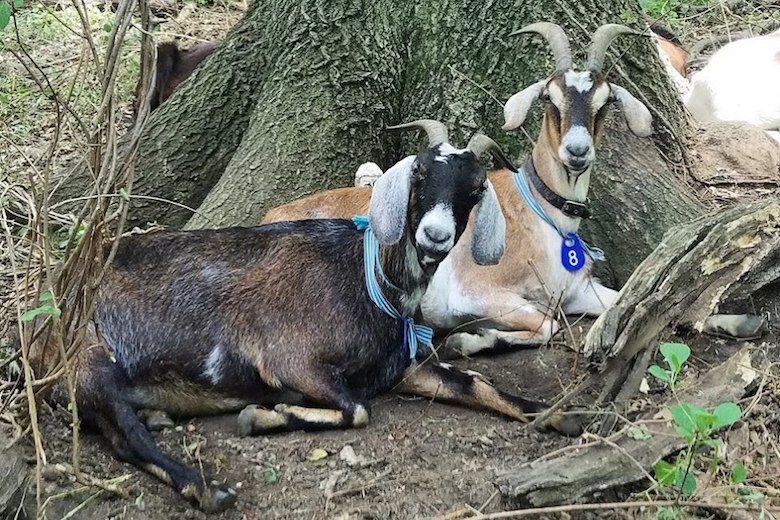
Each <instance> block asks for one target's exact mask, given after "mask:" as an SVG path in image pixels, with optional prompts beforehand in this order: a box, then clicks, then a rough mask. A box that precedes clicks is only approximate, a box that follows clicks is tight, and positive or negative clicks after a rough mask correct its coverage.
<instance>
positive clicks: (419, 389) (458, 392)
mask: <svg viewBox="0 0 780 520" xmlns="http://www.w3.org/2000/svg"><path fill="white" fill-rule="evenodd" d="M393 391H394V392H396V393H402V394H411V395H417V396H422V397H428V398H430V399H433V400H434V401H442V402H448V403H455V404H459V405H463V406H467V407H470V408H476V409H482V410H491V411H494V412H498V413H499V414H501V415H504V416H506V417H510V418H512V419H515V420H518V421H522V422H528V417H527V415H526V414H532V413H540V412H543V411H544V410H546V409H547V408H548V406H547V405H546V404H544V403H541V402H539V401H532V400H529V399H525V398H523V397H518V396H515V395H512V394H509V393H506V392H503V391H501V390H499V389H497V388H496V387H494V386H493V385H491V384H490V383H488V382H487V381H485V380H484V379H483V378H482V377H480V376H479V374H477V373H475V372H471V371H463V370H460V369H457V368H455V367H453V366H452V365H450V364H447V363H433V362H431V363H424V364H422V365H412V366H411V367H409V368H408V369H407V370H406V372H405V373H404V377H403V379H402V380H401V382H400V383H398V385H396V387H395V388H394V390H393ZM543 426H544V427H549V428H553V429H555V430H557V431H559V432H561V433H563V434H564V435H572V436H576V435H579V434H580V433H581V432H582V426H581V425H580V424H579V421H578V420H577V419H576V418H575V416H572V415H567V414H565V413H554V414H552V415H551V416H550V418H549V419H548V421H547V423H546V424H544V425H543Z"/></svg>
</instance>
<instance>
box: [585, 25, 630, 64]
mask: <svg viewBox="0 0 780 520" xmlns="http://www.w3.org/2000/svg"><path fill="white" fill-rule="evenodd" d="M621 34H640V33H638V32H636V31H634V30H633V29H630V28H628V27H626V26H625V25H620V24H619V23H608V24H604V25H602V26H601V27H599V28H598V29H596V32H594V33H593V40H592V41H591V44H590V49H589V50H588V66H587V69H588V70H593V71H600V70H601V67H602V66H603V65H604V58H605V56H606V55H607V48H609V45H610V44H611V43H612V40H614V39H615V38H616V37H617V36H619V35H621Z"/></svg>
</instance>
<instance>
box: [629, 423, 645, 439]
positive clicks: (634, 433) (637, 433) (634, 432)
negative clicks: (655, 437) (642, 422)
mask: <svg viewBox="0 0 780 520" xmlns="http://www.w3.org/2000/svg"><path fill="white" fill-rule="evenodd" d="M626 435H628V436H629V437H630V438H632V439H634V440H635V441H646V440H647V439H649V438H650V434H649V433H648V432H647V430H645V429H644V428H641V427H638V426H632V427H631V428H629V429H628V431H627V432H626Z"/></svg>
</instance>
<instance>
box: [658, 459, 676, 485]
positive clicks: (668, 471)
mask: <svg viewBox="0 0 780 520" xmlns="http://www.w3.org/2000/svg"><path fill="white" fill-rule="evenodd" d="M653 470H654V472H655V479H656V480H657V481H658V483H659V484H661V485H662V486H672V485H674V475H675V473H676V472H677V466H674V465H672V464H669V463H668V462H666V461H665V460H659V461H658V462H656V463H655V466H653Z"/></svg>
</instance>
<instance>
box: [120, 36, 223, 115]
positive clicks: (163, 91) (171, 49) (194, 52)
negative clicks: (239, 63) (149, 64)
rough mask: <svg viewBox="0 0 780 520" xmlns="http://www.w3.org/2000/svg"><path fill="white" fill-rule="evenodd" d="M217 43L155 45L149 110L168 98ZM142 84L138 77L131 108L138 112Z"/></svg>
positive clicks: (214, 48)
mask: <svg viewBox="0 0 780 520" xmlns="http://www.w3.org/2000/svg"><path fill="white" fill-rule="evenodd" d="M218 45H219V41H212V42H203V43H196V44H195V45H193V46H192V47H189V48H187V49H180V48H179V47H178V45H177V44H176V43H175V42H166V43H161V44H160V45H158V46H157V63H156V69H157V74H156V76H155V83H154V85H153V86H152V88H151V90H150V92H149V96H150V97H151V98H150V100H149V110H150V111H154V110H156V109H157V108H159V107H160V105H162V104H163V103H165V102H166V101H167V100H168V98H170V97H171V96H172V95H173V93H174V91H176V89H177V88H179V85H181V84H182V83H183V82H184V81H185V80H186V79H187V78H189V77H190V76H191V75H192V73H193V72H195V69H196V68H197V67H198V66H199V65H200V64H201V62H202V61H203V60H205V59H206V58H208V57H209V56H210V55H211V54H212V53H213V52H214V51H215V50H216V48H217V46H218ZM143 87H144V86H143V85H142V84H141V79H140V78H139V80H138V83H137V84H136V87H135V101H134V102H133V109H134V111H135V113H136V114H137V113H138V109H139V108H140V102H141V92H142V91H143Z"/></svg>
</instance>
